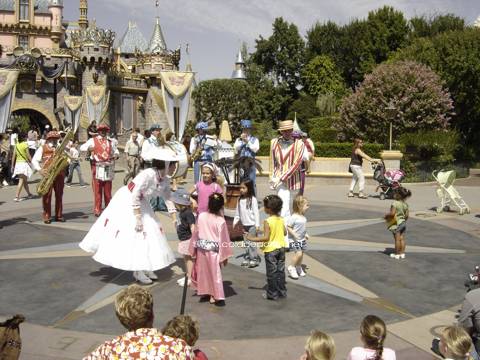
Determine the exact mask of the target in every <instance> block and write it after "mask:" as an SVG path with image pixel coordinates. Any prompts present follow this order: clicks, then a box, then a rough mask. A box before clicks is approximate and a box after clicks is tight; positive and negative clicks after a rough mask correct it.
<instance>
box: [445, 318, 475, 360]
mask: <svg viewBox="0 0 480 360" xmlns="http://www.w3.org/2000/svg"><path fill="white" fill-rule="evenodd" d="M471 348H472V338H471V337H470V335H469V334H468V333H467V332H466V331H465V329H463V328H462V327H460V326H453V325H452V326H447V327H446V328H445V329H444V330H443V331H442V335H441V336H440V345H439V350H440V353H441V354H442V355H443V356H444V357H445V359H446V360H472V359H473V358H472V357H471V355H470V349H471Z"/></svg>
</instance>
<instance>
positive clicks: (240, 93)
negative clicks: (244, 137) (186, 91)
mask: <svg viewBox="0 0 480 360" xmlns="http://www.w3.org/2000/svg"><path fill="white" fill-rule="evenodd" d="M192 97H193V99H194V101H195V109H196V112H197V113H196V115H197V118H198V119H205V120H207V121H214V123H215V126H216V128H217V129H219V128H220V124H221V123H222V121H223V120H228V121H229V122H230V125H231V126H232V127H233V131H237V132H238V127H239V122H240V120H241V119H245V118H248V117H250V115H251V111H252V98H251V88H250V85H249V84H248V83H247V82H246V81H243V80H232V79H216V80H207V81H202V82H201V83H200V84H199V85H198V87H196V88H195V90H194V91H193V94H192Z"/></svg>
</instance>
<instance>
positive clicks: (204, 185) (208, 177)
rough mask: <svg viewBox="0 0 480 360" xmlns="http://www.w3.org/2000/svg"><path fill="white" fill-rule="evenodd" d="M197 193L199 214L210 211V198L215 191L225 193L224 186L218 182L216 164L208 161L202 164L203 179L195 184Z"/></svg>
mask: <svg viewBox="0 0 480 360" xmlns="http://www.w3.org/2000/svg"><path fill="white" fill-rule="evenodd" d="M195 191H196V193H197V197H198V199H197V214H198V215H200V214H201V213H203V212H206V211H208V198H209V197H210V195H212V194H213V193H218V194H223V188H222V186H221V185H220V184H219V183H218V182H217V173H216V169H215V165H213V164H211V163H206V164H203V165H202V180H200V181H199V182H197V183H196V184H195Z"/></svg>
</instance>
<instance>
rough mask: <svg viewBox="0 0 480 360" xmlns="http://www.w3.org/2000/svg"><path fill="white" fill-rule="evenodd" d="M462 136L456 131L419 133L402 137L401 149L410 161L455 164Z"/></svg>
mask: <svg viewBox="0 0 480 360" xmlns="http://www.w3.org/2000/svg"><path fill="white" fill-rule="evenodd" d="M459 140H460V135H459V134H458V133H457V132H456V131H419V132H416V133H407V134H403V135H402V136H400V139H399V143H400V149H401V151H402V152H403V153H404V154H405V156H406V157H408V158H409V160H410V161H414V162H417V161H435V162H438V163H443V164H450V163H453V161H454V160H455V151H456V150H457V149H458V148H459V146H460V145H459Z"/></svg>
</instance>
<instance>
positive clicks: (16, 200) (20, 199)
mask: <svg viewBox="0 0 480 360" xmlns="http://www.w3.org/2000/svg"><path fill="white" fill-rule="evenodd" d="M23 200H25V199H24V198H21V197H20V198H19V197H16V198H15V199H13V201H15V202H20V201H23Z"/></svg>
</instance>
